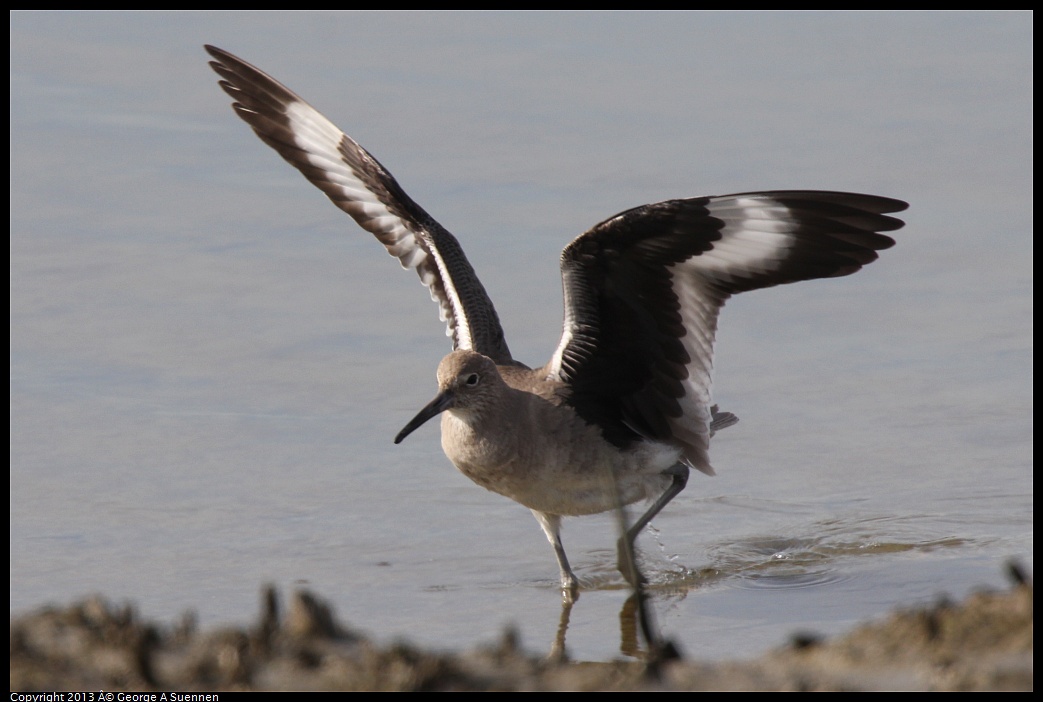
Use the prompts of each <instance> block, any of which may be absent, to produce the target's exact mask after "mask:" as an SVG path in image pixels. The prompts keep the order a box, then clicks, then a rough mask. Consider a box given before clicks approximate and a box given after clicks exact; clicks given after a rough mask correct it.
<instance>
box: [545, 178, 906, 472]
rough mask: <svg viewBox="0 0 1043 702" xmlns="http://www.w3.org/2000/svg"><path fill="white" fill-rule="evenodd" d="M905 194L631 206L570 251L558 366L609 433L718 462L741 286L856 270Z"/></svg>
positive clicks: (565, 255)
mask: <svg viewBox="0 0 1043 702" xmlns="http://www.w3.org/2000/svg"><path fill="white" fill-rule="evenodd" d="M906 207H907V205H906V203H904V202H901V201H899V200H892V199H890V198H884V197H876V196H873V195H858V194H853V193H837V192H820V191H776V192H760V193H741V194H736V195H724V196H721V197H703V198H692V199H685V200H669V201H666V202H660V203H657V204H653V205H645V206H643V207H637V208H634V209H632V210H627V211H626V212H622V213H620V214H618V215H616V216H615V217H612V218H611V219H607V220H605V221H604V222H602V223H600V224H598V225H597V226H595V227H593V228H592V229H590V230H589V231H587V232H585V233H584V234H582V235H581V236H579V237H578V238H576V239H575V240H574V241H573V242H572V243H571V244H569V245H568V246H567V247H566V248H565V250H564V251H563V252H562V255H561V271H562V282H563V287H564V293H565V322H564V329H563V332H562V337H561V342H560V343H559V345H558V348H557V351H556V352H555V354H554V356H553V358H552V359H551V361H550V363H549V364H548V365H547V371H548V375H549V377H551V378H556V379H559V380H562V381H565V382H567V383H568V384H570V385H571V387H572V396H571V398H570V399H569V402H570V404H572V406H574V407H575V409H576V411H577V412H578V413H579V414H580V415H581V416H583V417H584V418H585V419H586V420H587V421H589V422H591V423H594V424H597V425H599V426H600V427H601V428H602V431H603V433H604V435H605V436H606V438H608V439H609V440H610V441H612V442H613V443H615V444H616V445H618V446H621V447H622V446H627V445H630V444H632V443H634V442H635V441H636V440H637V439H639V438H645V439H653V440H659V441H664V442H667V443H673V444H675V445H679V446H681V447H682V448H683V450H684V454H683V457H684V460H685V461H686V462H687V463H688V464H689V465H691V466H692V467H694V468H697V469H699V470H701V471H703V472H704V473H710V474H712V473H713V469H712V468H711V467H710V462H709V458H708V454H707V450H708V447H709V438H710V435H711V421H712V416H711V405H712V402H711V397H710V394H711V370H712V367H713V348H714V336H715V333H716V330H717V316H718V313H719V312H720V309H721V307H722V306H723V305H724V302H725V300H727V299H728V297H729V296H731V295H734V294H735V293H740V292H744V291H746V290H754V289H757V288H766V287H770V286H773V285H781V284H783V283H792V282H795V281H798V280H809V279H813V278H827V277H833V276H843V275H849V274H851V273H854V272H855V271H857V270H858V269H860V268H861V267H862V266H864V265H866V264H868V263H870V262H872V261H874V260H876V258H877V251H879V250H881V249H886V248H888V247H890V246H893V245H894V240H893V239H891V238H890V237H888V236H885V235H883V234H881V233H880V232H887V231H893V230H896V229H899V228H901V227H902V226H903V222H902V221H901V220H899V219H896V218H894V217H889V216H887V214H888V213H892V212H899V211H901V210H904V209H905V208H906Z"/></svg>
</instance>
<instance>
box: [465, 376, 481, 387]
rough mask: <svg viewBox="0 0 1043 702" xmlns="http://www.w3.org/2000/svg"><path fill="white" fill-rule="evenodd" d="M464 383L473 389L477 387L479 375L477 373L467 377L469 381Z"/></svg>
mask: <svg viewBox="0 0 1043 702" xmlns="http://www.w3.org/2000/svg"><path fill="white" fill-rule="evenodd" d="M464 382H466V383H467V384H468V385H470V386H471V387H474V386H475V385H477V384H478V374H477V373H471V375H469V376H467V380H465V381H464Z"/></svg>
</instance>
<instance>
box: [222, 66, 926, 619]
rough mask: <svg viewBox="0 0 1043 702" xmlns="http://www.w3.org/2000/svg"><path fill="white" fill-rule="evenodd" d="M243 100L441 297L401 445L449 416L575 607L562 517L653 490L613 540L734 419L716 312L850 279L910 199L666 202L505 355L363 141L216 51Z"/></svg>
mask: <svg viewBox="0 0 1043 702" xmlns="http://www.w3.org/2000/svg"><path fill="white" fill-rule="evenodd" d="M206 50H207V52H209V54H210V55H211V56H212V57H213V58H214V59H215V60H214V61H211V62H210V66H211V67H212V68H213V69H214V71H216V72H217V74H218V75H219V76H220V77H221V80H220V81H219V85H220V86H221V88H223V89H224V91H225V92H226V93H228V95H230V96H231V97H232V99H233V100H234V102H233V104H232V108H233V109H234V110H235V113H236V114H237V115H239V117H240V118H242V119H243V121H245V122H246V123H247V124H248V125H250V126H251V127H253V130H254V131H255V132H256V133H257V136H259V137H260V138H261V140H262V141H264V143H266V144H268V146H270V147H272V148H273V149H275V150H276V151H277V152H279V154H280V155H281V156H282V157H283V158H284V159H286V160H287V161H288V162H289V163H290V164H291V165H293V166H294V167H296V168H297V169H298V170H300V172H301V173H302V174H304V176H305V178H307V179H308V180H309V181H311V182H312V184H314V185H315V186H316V187H318V188H319V189H320V190H322V191H323V192H324V193H325V194H326V195H327V196H328V197H329V199H330V200H331V201H332V202H333V204H335V205H336V206H337V207H339V208H340V209H342V210H344V211H345V212H347V213H348V214H349V215H351V217H352V218H353V219H354V220H355V221H356V222H357V223H358V225H359V226H360V227H362V228H363V229H365V230H366V231H368V232H370V233H371V234H373V235H375V236H376V238H377V239H378V240H379V241H380V243H382V244H383V245H384V246H385V247H386V248H387V250H388V252H389V253H390V254H391V255H392V256H395V257H397V258H398V259H399V261H400V262H401V263H402V266H403V267H404V268H413V269H415V270H416V271H417V273H418V274H419V275H420V280H421V282H422V283H423V284H424V285H425V286H427V288H428V290H429V291H430V293H431V297H432V298H433V299H434V300H435V301H436V302H437V303H438V305H439V307H440V312H441V317H442V319H443V321H445V322H446V324H447V332H446V333H447V335H448V336H449V337H450V338H451V339H452V344H453V351H452V352H451V353H450V354H449V355H448V356H446V357H445V358H444V359H443V360H442V362H441V363H440V364H439V366H438V373H437V378H438V394H437V395H436V396H435V398H434V400H432V401H431V402H430V403H429V404H428V405H427V406H426V407H424V408H423V409H422V410H420V412H419V413H418V414H417V415H416V417H414V418H413V419H412V420H411V421H410V422H409V423H408V424H406V426H405V427H404V428H403V429H402V431H401V432H399V434H398V435H397V436H396V437H395V443H396V444H397V443H399V442H401V441H402V440H403V439H404V438H405V437H406V436H407V435H408V434H409V433H411V432H412V431H413V430H415V429H416V428H417V427H419V426H420V425H421V424H423V423H424V422H426V421H427V420H429V419H431V418H432V417H435V416H436V415H439V414H441V415H442V419H441V421H442V449H443V450H444V451H445V454H446V456H448V457H449V460H450V461H452V462H453V464H454V465H455V466H456V467H457V468H458V469H459V470H460V472H462V473H463V474H464V475H466V476H467V477H468V478H470V479H471V480H473V481H474V482H475V483H477V484H478V485H481V486H482V487H484V488H486V489H488V490H491V491H493V492H497V493H499V494H501V495H504V496H505V497H509V498H511V499H512V500H514V501H515V502H518V503H520V504H522V505H524V506H526V507H528V508H529V509H530V510H531V511H532V513H533V515H535V517H536V520H537V521H538V522H539V524H540V526H541V527H542V528H543V532H544V533H545V534H546V536H547V539H548V540H549V541H550V543H551V546H552V547H553V549H554V554H555V556H556V558H557V561H558V568H559V571H560V576H561V588H562V592H563V594H564V595H565V597H566V599H571V598H573V597H575V595H576V593H577V592H578V586H579V581H578V580H577V578H576V575H575V574H574V573H573V571H572V568H571V566H570V565H569V561H568V559H567V558H566V556H565V549H564V547H563V546H562V543H561V521H562V518H563V517H566V516H575V515H586V514H595V513H598V512H604V511H607V510H610V509H613V508H615V507H617V506H618V505H620V504H623V505H626V504H632V503H635V502H638V501H642V500H650V501H651V502H652V504H651V506H650V507H649V508H648V509H647V510H646V511H645V512H644V514H643V515H642V516H641V517H640V518H639V519H638V520H637V521H636V522H635V523H634V524H633V525H632V526H631V527H630V528H629V529H628V530H627V532H626V533H625V534H624V535H622V536H621V537H620V539H619V544H618V546H619V553H620V556H619V559H620V562H619V567H620V570H621V571H622V572H623V573H624V575H628V577H629V578H631V579H632V577H633V575H632V574H630V571H629V568H628V563H626V562H625V558H624V554H627V553H629V552H630V550H631V549H632V547H633V543H634V540H635V539H636V538H637V536H638V534H639V532H640V531H641V530H643V529H644V527H645V526H646V525H647V524H648V523H649V522H650V521H651V520H652V519H653V518H654V517H655V516H656V515H657V514H658V513H659V512H660V511H661V510H662V509H663V508H664V507H665V506H666V505H667V503H669V502H670V500H672V499H673V498H674V497H676V496H677V495H678V493H680V492H681V491H682V490H683V489H684V487H685V485H686V483H687V481H688V474H689V471H690V469H692V468H694V469H696V470H698V471H700V472H702V473H706V474H708V475H713V473H714V471H713V468H712V467H711V465H710V459H709V455H708V451H709V442H710V437H711V436H713V434H714V432H715V431H717V430H719V429H723V428H724V427H727V426H730V425H732V424H734V423H735V422H736V421H738V420H737V419H736V417H735V416H734V415H733V414H731V413H729V412H718V411H717V408H716V406H715V405H713V403H712V401H711V377H710V376H711V369H712V366H713V348H714V335H715V332H716V329H717V317H718V314H719V313H720V310H721V307H722V306H723V305H724V302H725V300H727V299H728V297H730V296H731V295H734V294H736V293H740V292H745V291H747V290H754V289H758V288H766V287H771V286H773V285H780V284H783V283H792V282H796V281H799V280H810V279H813V278H827V277H836V276H844V275H849V274H851V273H854V272H855V271H857V270H859V269H860V268H861V267H862V266H864V265H866V264H868V263H870V262H872V261H874V260H876V258H877V255H878V254H877V252H878V251H880V250H882V249H886V248H888V247H890V246H893V245H894V240H893V239H891V238H890V237H888V236H886V235H884V234H881V232H887V231H894V230H897V229H899V228H901V227H902V226H903V222H902V221H901V220H899V219H896V218H894V217H890V216H888V215H889V214H890V213H894V212H900V211H902V210H904V209H905V208H906V207H907V204H906V203H904V202H902V201H900V200H894V199H891V198H886V197H878V196H874V195H860V194H856V193H842V192H828V191H813V190H780V191H768V192H750V193H738V194H733V195H721V196H714V197H695V198H686V199H677V200H667V201H664V202H658V203H654V204H649V205H644V206H641V207H635V208H633V209H629V210H626V211H624V212H621V213H619V214H617V215H615V216H613V217H610V218H609V219H606V220H605V221H603V222H601V223H600V224H596V225H594V226H593V227H592V228H590V229H589V230H588V231H586V232H584V233H583V234H581V235H580V236H578V237H577V238H576V239H574V240H573V241H572V243H570V244H569V245H568V246H566V247H565V249H564V251H562V254H561V276H562V287H563V291H564V308H565V311H564V324H563V325H562V333H561V340H560V341H559V343H558V346H557V348H556V349H555V350H554V353H553V355H552V356H551V359H550V361H548V362H547V364H546V365H544V366H542V367H540V368H529V367H528V366H525V365H523V364H522V363H520V362H519V361H517V360H515V358H514V357H513V356H512V355H511V352H510V350H509V349H508V348H507V342H506V340H505V339H504V334H503V329H502V328H501V327H500V321H499V318H498V317H497V315H496V310H495V308H494V307H493V303H492V301H491V300H490V299H489V296H488V295H487V294H486V292H485V288H484V287H482V284H481V282H480V281H479V280H478V276H477V275H476V274H475V272H474V269H473V268H472V267H471V265H470V263H468V261H467V258H466V256H464V252H463V250H462V249H461V248H460V244H459V243H458V242H457V240H456V239H455V238H454V237H453V235H452V234H450V233H449V232H448V231H446V230H445V229H444V228H443V227H442V226H441V225H439V224H438V222H436V221H435V220H434V219H433V218H432V217H431V216H430V215H429V214H428V213H427V212H426V211H424V210H423V209H422V208H421V207H420V206H419V205H418V204H416V203H415V202H414V201H413V200H412V199H411V198H410V197H409V196H408V195H407V194H406V193H405V191H404V190H403V189H402V187H401V186H399V184H398V182H397V181H396V180H395V178H394V177H393V176H392V175H391V173H389V172H388V171H387V169H385V168H384V166H382V165H381V164H380V162H378V161H377V160H376V159H375V158H373V156H371V155H370V153H369V152H368V151H366V150H365V149H363V148H362V147H361V146H359V145H358V143H356V142H355V140H353V139H352V138H351V137H349V136H348V135H347V134H345V133H344V132H343V131H341V130H340V129H339V128H338V127H337V126H335V125H334V124H333V123H332V122H331V121H330V120H328V119H327V118H326V117H324V116H323V115H322V114H321V113H320V112H318V111H317V110H316V109H315V108H313V107H312V106H311V105H309V104H308V103H307V102H305V101H304V100H302V99H301V98H300V97H298V96H297V95H296V94H295V93H293V92H292V91H291V90H289V89H288V88H286V87H285V86H284V85H282V84H281V83H279V82H278V81H276V80H275V79H274V78H272V77H271V76H269V75H267V74H266V73H264V72H262V71H261V70H259V69H257V68H255V67H254V66H251V65H250V64H249V63H246V62H245V61H243V60H242V59H240V58H237V57H236V56H233V55H232V54H230V53H228V52H227V51H223V50H221V49H218V48H216V47H213V46H207V47H206Z"/></svg>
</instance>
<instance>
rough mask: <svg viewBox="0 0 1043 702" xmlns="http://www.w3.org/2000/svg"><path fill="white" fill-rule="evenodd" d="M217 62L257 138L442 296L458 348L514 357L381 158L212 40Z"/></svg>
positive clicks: (476, 284)
mask: <svg viewBox="0 0 1043 702" xmlns="http://www.w3.org/2000/svg"><path fill="white" fill-rule="evenodd" d="M206 50H207V52H208V53H209V54H210V55H211V56H213V57H214V59H216V60H215V61H211V62H210V66H211V68H213V69H214V71H216V72H217V74H218V75H219V76H221V78H222V80H221V81H219V84H220V86H221V88H223V89H224V91H225V92H226V93H228V94H229V95H231V96H232V99H233V100H235V102H234V103H233V104H232V108H233V109H234V110H235V112H236V114H237V115H239V117H241V118H242V119H243V121H244V122H246V123H247V124H249V125H250V126H251V127H253V130H254V131H255V132H256V133H257V136H259V137H260V138H261V140H262V141H264V143H266V144H268V146H270V147H272V148H273V149H275V150H276V151H278V152H279V154H280V155H281V156H282V157H283V158H284V159H286V160H287V161H289V162H290V164H291V165H293V166H294V167H296V168H297V169H298V170H299V171H300V172H301V173H303V174H304V177H305V178H307V179H308V180H310V181H311V182H312V183H313V184H314V185H315V186H316V187H318V188H319V189H320V190H322V191H323V192H324V193H326V195H327V197H329V199H330V200H331V201H332V202H333V204H334V205H336V206H337V207H339V208H340V209H342V210H344V211H345V212H347V213H348V214H349V215H351V216H352V218H353V219H354V220H355V221H356V222H357V223H358V224H359V226H360V227H362V228H363V229H365V230H366V231H368V232H370V233H371V234H373V235H374V236H376V237H377V239H378V240H379V241H380V243H382V244H383V245H384V246H385V247H386V248H387V250H388V253H390V254H391V255H392V256H395V257H397V258H398V260H399V261H401V262H402V266H403V267H405V268H415V269H416V271H417V273H418V274H419V275H420V280H421V281H422V282H423V284H424V285H426V286H427V287H428V289H429V290H430V291H431V297H432V298H433V299H434V300H435V301H436V302H438V304H439V307H440V309H441V316H442V319H443V320H444V321H445V322H446V324H447V330H446V333H447V334H448V335H449V336H450V337H452V340H453V348H454V349H471V350H474V351H478V352H479V353H482V354H485V355H486V356H489V357H490V358H492V359H493V360H494V361H496V362H497V363H501V364H508V363H511V362H512V359H511V354H510V351H509V350H508V348H507V343H506V341H505V340H504V336H503V329H502V328H501V326H500V320H499V318H498V317H497V315H496V310H495V308H494V307H493V304H492V301H490V299H489V296H488V295H487V294H486V292H485V288H484V287H483V286H482V284H481V282H480V281H479V280H478V277H477V276H476V275H475V272H474V269H473V268H471V264H470V263H469V262H468V261H467V257H466V256H464V252H463V250H462V249H461V248H460V244H459V243H458V242H457V241H456V239H455V238H454V237H453V235H452V234H450V233H449V232H448V231H446V230H445V229H444V228H443V227H442V226H441V225H440V224H438V222H436V221H435V220H434V219H433V218H432V217H431V216H430V215H429V214H428V213H427V212H425V211H424V210H423V209H422V208H421V207H420V206H419V205H417V204H416V203H415V202H413V200H412V199H411V198H410V197H409V196H408V195H406V193H405V191H403V190H402V188H401V187H400V186H399V184H398V183H397V182H396V181H395V179H394V177H393V176H392V175H391V174H390V173H389V172H388V171H387V169H385V168H384V167H383V166H382V165H381V164H380V162H378V161H377V160H376V159H375V158H373V156H371V155H370V154H369V152H367V151H366V150H365V149H363V148H362V147H361V146H359V145H358V144H357V143H356V142H355V141H354V140H353V139H352V138H351V137H349V136H348V135H346V134H344V132H342V131H341V130H340V129H338V128H337V126H336V125H334V124H333V123H332V122H330V121H329V120H328V119H326V118H325V117H324V116H323V115H322V114H321V113H319V112H318V111H317V110H316V109H315V108H313V107H312V106H311V105H309V104H308V103H307V102H305V101H304V100H302V99H301V98H300V97H298V96H297V95H296V94H294V93H293V92H292V91H291V90H289V89H288V88H286V87H285V86H284V85H282V84H281V83H279V82H278V81H277V80H275V79H274V78H272V77H271V76H269V75H267V74H266V73H264V72H263V71H261V70H259V69H257V68H255V67H254V66H251V65H250V64H248V63H246V62H245V61H243V60H242V59H240V58H237V57H236V56H233V55H232V54H230V53H228V52H227V51H223V50H221V49H218V48H216V47H213V46H207V47H206Z"/></svg>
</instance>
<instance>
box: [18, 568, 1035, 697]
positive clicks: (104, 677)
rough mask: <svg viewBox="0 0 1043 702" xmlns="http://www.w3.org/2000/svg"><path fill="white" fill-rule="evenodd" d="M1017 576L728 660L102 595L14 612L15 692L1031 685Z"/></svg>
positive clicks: (318, 611) (297, 605)
mask: <svg viewBox="0 0 1043 702" xmlns="http://www.w3.org/2000/svg"><path fill="white" fill-rule="evenodd" d="M1012 580H1013V584H1012V587H1011V588H1010V589H1009V590H1008V591H1005V592H995V591H992V592H988V591H982V592H978V593H975V594H973V595H971V596H969V597H967V598H966V599H965V600H964V601H962V602H959V603H953V602H948V601H939V602H936V603H935V604H933V605H931V606H930V607H926V608H924V607H920V608H911V609H908V610H901V611H896V612H894V613H892V614H890V615H889V616H887V617H886V618H884V619H882V620H880V621H875V622H872V623H868V624H864V625H862V626H859V627H857V628H856V629H854V630H853V631H851V632H849V633H847V634H845V635H843V636H839V637H835V638H832V639H825V640H820V639H817V638H816V637H814V636H807V635H799V634H795V635H794V638H793V640H792V642H791V643H790V644H789V645H787V646H785V647H783V648H779V649H776V650H773V651H769V652H768V653H766V654H764V655H762V656H760V657H758V658H756V659H753V660H747V661H734V662H723V663H721V662H715V663H705V662H699V661H692V660H686V659H684V658H683V657H674V656H672V655H657V656H656V655H648V654H646V655H645V656H644V660H626V661H622V660H621V661H613V662H599V663H592V662H580V661H569V660H563V659H562V657H561V656H551V657H547V656H538V655H534V654H532V653H529V652H526V651H525V650H523V648H522V646H520V645H519V643H518V641H517V637H516V636H515V635H514V634H513V633H512V632H510V631H505V632H501V633H499V634H497V633H496V632H490V634H489V640H495V641H496V643H493V644H491V645H486V646H484V647H481V648H476V649H475V650H473V651H467V652H459V653H446V652H438V651H432V650H424V649H420V648H417V647H413V646H411V645H408V644H398V645H392V646H378V645H376V644H374V643H373V642H372V641H370V640H369V639H367V638H366V637H364V636H362V635H361V634H359V633H357V632H355V631H353V630H352V629H351V628H350V627H349V626H348V625H345V624H343V623H341V622H339V621H338V620H337V618H336V616H335V615H334V613H333V612H332V611H331V609H330V607H329V606H328V605H327V604H325V603H324V602H323V601H322V600H321V599H320V598H319V597H317V596H315V595H314V594H312V593H309V592H307V591H298V592H296V593H294V594H293V595H292V596H291V597H290V601H289V603H288V604H287V605H286V606H285V607H281V606H280V602H279V598H278V595H277V593H276V592H275V591H274V590H272V589H270V588H266V589H264V590H263V592H262V607H261V614H260V615H259V617H258V620H257V622H255V623H254V624H252V625H249V626H244V627H223V628H218V629H214V630H211V631H200V630H198V628H197V627H196V625H195V623H194V618H193V617H192V616H191V615H186V616H185V617H184V618H183V620H182V621H181V622H180V623H178V624H177V625H174V626H161V625H159V624H156V623H155V622H151V621H149V620H147V619H146V618H144V617H143V616H141V615H140V614H138V613H137V612H136V611H135V609H134V608H133V607H132V606H130V605H116V604H113V603H111V602H108V601H106V600H105V599H103V598H101V597H91V598H88V599H86V600H83V601H81V602H78V603H76V604H73V605H71V606H68V607H47V608H42V609H40V610H37V611H35V612H32V613H29V614H26V615H24V616H19V617H17V618H12V620H11V690H12V691H56V692H57V691H77V690H80V691H83V690H93V691H97V690H105V691H118V690H125V691H149V690H156V691H168V692H169V691H196V692H206V691H225V690H228V691H231V690H636V689H649V690H657V689H658V690H765V691H767V690H1031V689H1032V680H1033V677H1032V599H1033V594H1032V584H1031V582H1030V581H1029V580H1028V579H1027V578H1025V577H1024V576H1023V575H1021V574H1020V572H1019V571H1018V570H1017V569H1016V568H1015V569H1012Z"/></svg>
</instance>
